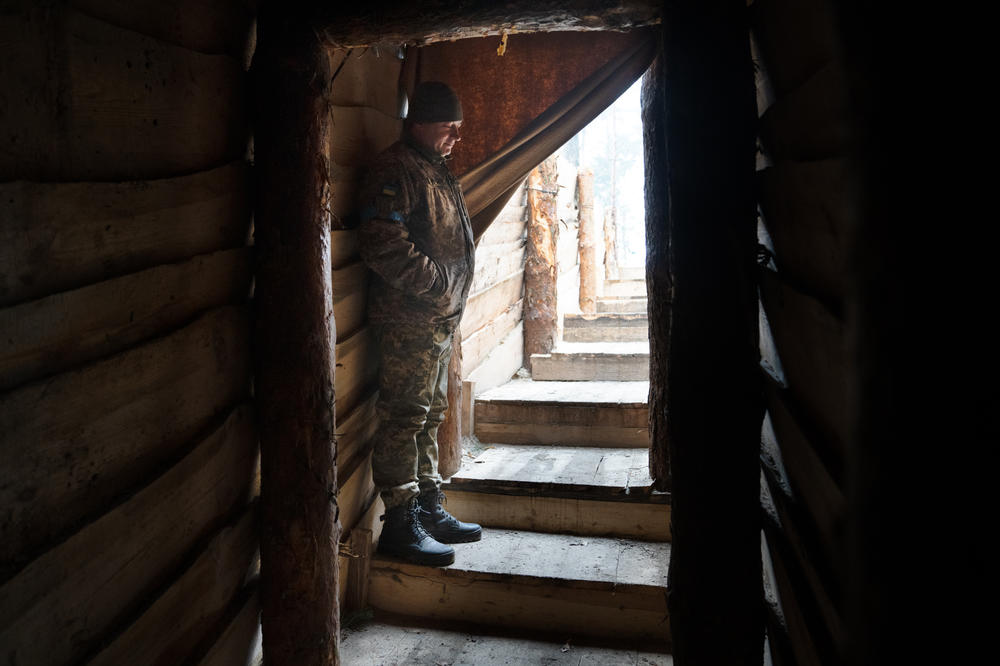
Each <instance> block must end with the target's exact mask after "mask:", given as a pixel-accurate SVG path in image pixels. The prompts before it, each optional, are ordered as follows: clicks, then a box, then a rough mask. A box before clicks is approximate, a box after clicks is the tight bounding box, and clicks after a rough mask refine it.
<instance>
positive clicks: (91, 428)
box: [0, 307, 251, 579]
mask: <svg viewBox="0 0 1000 666" xmlns="http://www.w3.org/2000/svg"><path fill="white" fill-rule="evenodd" d="M248 328H249V322H248V318H247V315H246V312H245V311H244V310H243V309H240V308H232V307H229V308H223V309H220V310H215V311H212V312H210V313H208V314H206V315H204V316H202V317H200V318H199V319H198V320H196V321H195V322H193V323H192V324H190V325H188V326H186V327H185V328H183V329H181V330H179V331H177V332H176V333H173V334H171V335H169V336H167V337H165V338H162V339H159V340H154V341H152V342H149V343H147V344H145V345H143V346H141V347H137V348H136V349H132V350H129V351H127V352H123V353H121V354H118V355H116V356H113V357H111V358H108V359H105V360H103V361H100V362H97V363H94V364H92V365H89V366H86V367H84V368H81V369H79V370H75V371H73V372H68V373H65V374H63V375H59V376H57V377H54V378H52V379H50V380H48V381H45V382H35V383H32V384H28V385H25V386H23V387H22V388H20V389H17V390H15V391H11V392H8V393H6V394H3V395H2V396H0V432H2V433H3V434H4V436H3V438H2V439H0V459H3V460H4V464H3V467H2V468H0V504H2V505H3V506H4V507H5V508H4V519H3V521H2V522H0V579H2V578H6V577H8V576H9V575H10V574H12V573H13V572H14V571H15V570H16V569H17V568H18V567H19V566H20V565H23V564H24V562H25V560H26V558H30V557H31V556H33V555H34V554H35V553H36V552H37V551H38V549H39V548H41V547H43V546H44V545H46V544H49V543H51V542H52V541H53V540H55V539H57V538H60V537H62V536H65V534H66V533H67V532H68V531H69V530H72V529H74V528H75V527H76V526H77V525H78V523H79V522H80V521H81V520H83V519H84V518H86V517H88V516H93V515H95V514H97V513H98V512H99V511H101V510H104V509H105V507H107V505H108V503H109V502H110V501H112V500H113V499H114V498H115V497H117V496H119V495H120V494H121V493H122V492H123V491H127V490H130V489H133V488H135V487H136V486H137V485H139V484H140V483H143V482H144V481H145V480H146V479H148V478H149V477H150V476H151V475H152V474H154V473H155V472H156V470H157V469H159V468H160V466H161V465H163V464H164V463H165V462H166V461H168V460H170V459H171V458H172V457H173V456H175V455H176V453H177V451H178V448H179V447H180V446H182V445H184V444H185V443H186V442H189V441H190V440H191V439H192V438H193V437H195V436H196V434H197V433H198V432H200V431H201V430H203V429H204V428H206V427H208V426H209V425H210V424H211V422H212V420H213V418H214V417H215V416H217V415H218V414H219V413H222V412H224V411H225V410H227V409H229V408H230V407H231V406H232V405H233V404H235V403H236V402H238V401H240V400H243V399H245V398H246V396H247V395H248V394H249V390H250V376H251V375H250V340H249V330H248Z"/></svg>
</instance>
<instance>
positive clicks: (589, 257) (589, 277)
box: [576, 168, 597, 314]
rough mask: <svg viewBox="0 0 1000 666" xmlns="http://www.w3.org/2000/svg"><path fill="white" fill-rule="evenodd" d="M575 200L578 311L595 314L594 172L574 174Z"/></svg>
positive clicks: (588, 170) (595, 233)
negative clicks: (578, 228)
mask: <svg viewBox="0 0 1000 666" xmlns="http://www.w3.org/2000/svg"><path fill="white" fill-rule="evenodd" d="M576 198H577V207H578V209H579V211H580V212H579V216H580V230H579V234H578V237H577V238H578V241H579V248H580V311H581V312H584V313H586V314H593V313H595V312H597V246H596V242H597V230H596V228H595V224H594V172H593V171H591V170H590V169H586V168H584V169H580V170H579V171H578V172H577V174H576Z"/></svg>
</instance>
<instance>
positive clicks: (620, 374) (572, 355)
mask: <svg viewBox="0 0 1000 666" xmlns="http://www.w3.org/2000/svg"><path fill="white" fill-rule="evenodd" d="M531 378H532V379H534V380H535V381H559V380H562V381H587V380H603V381H644V380H647V379H649V342H648V341H645V340H642V341H633V342H560V343H559V344H558V345H556V348H555V349H553V350H552V353H550V354H532V355H531Z"/></svg>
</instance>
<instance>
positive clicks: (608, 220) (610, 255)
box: [604, 208, 620, 280]
mask: <svg viewBox="0 0 1000 666" xmlns="http://www.w3.org/2000/svg"><path fill="white" fill-rule="evenodd" d="M619 275H620V271H619V270H618V216H617V214H616V213H615V209H614V208H609V209H608V210H606V211H604V279H605V280H617V279H618V277H619Z"/></svg>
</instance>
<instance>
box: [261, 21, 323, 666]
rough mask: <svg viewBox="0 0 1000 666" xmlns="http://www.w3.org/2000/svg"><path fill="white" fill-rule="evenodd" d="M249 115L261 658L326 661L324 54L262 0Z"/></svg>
mask: <svg viewBox="0 0 1000 666" xmlns="http://www.w3.org/2000/svg"><path fill="white" fill-rule="evenodd" d="M258 26H259V30H258V35H259V41H258V46H257V51H256V54H255V55H254V62H253V67H252V71H251V76H252V80H253V84H254V86H255V89H254V93H255V103H256V111H257V117H256V127H255V158H256V165H257V166H256V170H257V183H256V186H257V192H256V215H255V226H256V253H257V272H256V305H257V312H256V324H255V330H256V336H257V337H256V341H255V342H256V350H257V351H256V370H257V375H256V404H257V413H258V423H259V431H260V444H261V511H262V527H261V591H262V624H263V634H264V660H265V662H266V663H268V664H269V665H270V666H293V665H294V666H307V665H308V666H330V665H333V664H338V663H339V656H338V639H339V633H340V628H339V615H338V613H339V609H338V600H337V593H338V589H339V585H338V578H339V572H338V557H337V544H338V541H339V538H340V523H339V520H338V507H337V472H336V456H335V450H334V446H335V445H334V432H335V428H334V425H335V418H334V383H333V379H334V377H333V373H334V344H335V338H336V330H335V326H334V319H333V295H332V282H331V266H330V220H329V215H328V212H327V208H328V201H327V196H328V173H327V162H326V157H325V153H326V150H327V146H328V145H329V141H328V138H329V130H330V127H329V122H330V113H329V109H328V103H327V99H326V94H327V88H328V85H329V83H328V82H329V81H330V78H331V72H329V71H328V63H329V60H328V58H327V56H326V54H325V53H324V52H323V50H322V49H321V48H320V45H319V43H318V42H317V40H316V37H315V34H314V32H313V30H311V29H309V28H308V26H307V25H306V24H305V23H303V22H301V21H297V20H296V17H294V15H293V13H292V12H289V11H287V10H286V9H280V10H279V9H276V8H275V5H274V4H273V3H270V4H268V5H265V6H264V7H263V8H262V14H261V16H260V18H259V22H258Z"/></svg>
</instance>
